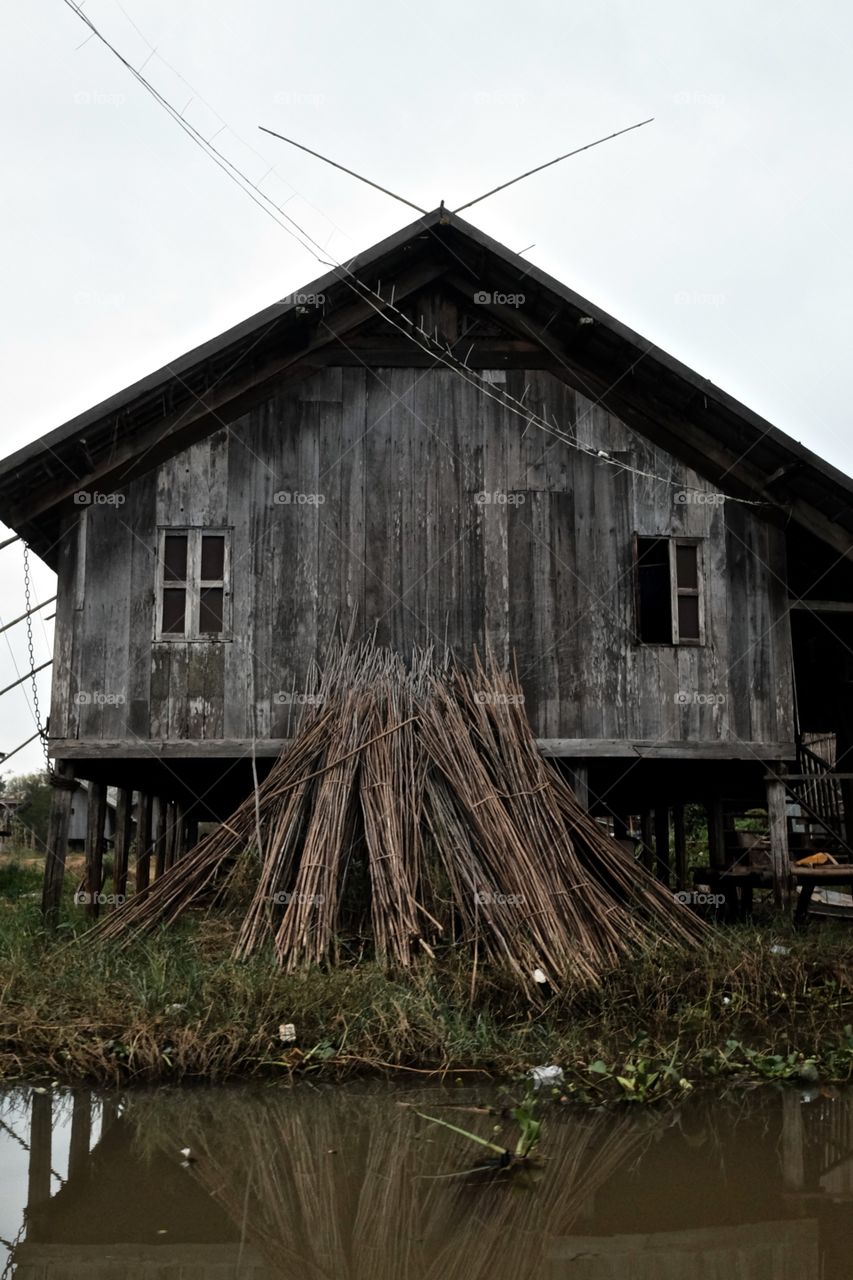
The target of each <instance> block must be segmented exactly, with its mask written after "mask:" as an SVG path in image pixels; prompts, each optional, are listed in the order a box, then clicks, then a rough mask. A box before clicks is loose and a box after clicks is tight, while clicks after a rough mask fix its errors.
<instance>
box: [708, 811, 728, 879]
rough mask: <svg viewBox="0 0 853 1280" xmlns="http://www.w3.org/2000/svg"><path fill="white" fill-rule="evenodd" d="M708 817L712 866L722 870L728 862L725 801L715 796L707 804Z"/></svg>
mask: <svg viewBox="0 0 853 1280" xmlns="http://www.w3.org/2000/svg"><path fill="white" fill-rule="evenodd" d="M705 813H706V815H707V818H708V855H709V858H710V862H711V866H712V867H713V868H714V869H715V870H720V869H721V868H722V867H724V866H725V864H726V832H725V826H724V823H723V803H722V801H721V800H720V799H719V797H717V796H714V797H712V798H711V799H710V800H708V801H707V803H706V804H705Z"/></svg>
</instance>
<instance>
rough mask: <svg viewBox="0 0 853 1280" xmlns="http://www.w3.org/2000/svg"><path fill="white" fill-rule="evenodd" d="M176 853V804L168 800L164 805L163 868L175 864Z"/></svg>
mask: <svg viewBox="0 0 853 1280" xmlns="http://www.w3.org/2000/svg"><path fill="white" fill-rule="evenodd" d="M177 855H178V806H177V805H176V804H175V802H174V800H170V801H169V803H168V804H167V806H166V857H165V864H164V865H165V869H166V870H167V871H168V870H169V868H170V867H173V866H174V865H175V860H176V858H177Z"/></svg>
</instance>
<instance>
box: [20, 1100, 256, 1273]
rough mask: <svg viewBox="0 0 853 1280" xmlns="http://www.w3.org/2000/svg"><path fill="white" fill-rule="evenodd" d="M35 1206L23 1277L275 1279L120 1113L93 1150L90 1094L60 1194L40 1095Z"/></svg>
mask: <svg viewBox="0 0 853 1280" xmlns="http://www.w3.org/2000/svg"><path fill="white" fill-rule="evenodd" d="M32 1101H33V1106H32V1115H31V1124H30V1167H29V1182H28V1204H27V1210H26V1218H25V1227H24V1231H23V1233H22V1238H21V1239H20V1240H19V1242H18V1243H17V1244H16V1246H15V1248H14V1253H13V1261H14V1266H15V1271H14V1275H15V1277H16V1280H77V1277H79V1278H80V1280H84V1278H85V1280H135V1278H136V1277H139V1278H140V1280H141V1278H142V1277H144V1280H176V1278H177V1277H182V1278H186V1280H189V1277H192V1278H193V1280H202V1278H203V1280H236V1278H237V1277H239V1280H268V1277H270V1275H271V1273H270V1272H269V1270H268V1268H267V1267H266V1265H265V1264H263V1263H262V1262H261V1260H260V1259H259V1258H258V1255H257V1252H256V1251H255V1250H254V1249H253V1248H252V1246H251V1244H246V1243H245V1242H244V1243H241V1235H240V1229H239V1225H238V1224H235V1223H234V1222H232V1221H231V1219H230V1218H229V1217H228V1215H227V1214H225V1213H224V1212H223V1211H222V1210H221V1209H220V1208H219V1207H218V1206H217V1205H216V1204H215V1203H213V1202H212V1201H211V1200H210V1198H209V1197H208V1196H207V1195H206V1194H205V1193H204V1191H203V1190H202V1189H201V1188H199V1187H198V1186H197V1185H196V1183H195V1182H194V1181H193V1180H192V1179H191V1178H189V1177H187V1176H186V1173H185V1171H184V1170H183V1169H182V1168H181V1167H180V1165H179V1164H178V1163H177V1161H176V1160H174V1159H169V1158H168V1156H166V1155H165V1154H163V1153H161V1152H160V1153H158V1152H153V1153H152V1154H151V1156H150V1158H146V1159H142V1160H140V1159H139V1158H138V1157H137V1156H136V1155H135V1154H134V1153H133V1151H132V1150H131V1147H132V1130H131V1127H130V1126H129V1125H128V1123H127V1121H126V1120H125V1119H124V1118H123V1117H122V1116H121V1115H120V1114H118V1113H117V1111H115V1110H114V1111H113V1112H112V1113H111V1114H110V1113H108V1114H107V1115H106V1116H105V1117H104V1120H103V1122H102V1128H101V1135H100V1137H99V1139H98V1141H97V1143H96V1144H95V1145H94V1146H92V1148H91V1150H90V1149H89V1141H90V1134H91V1110H90V1095H89V1094H88V1092H86V1091H82V1090H81V1091H79V1092H77V1093H76V1094H75V1104H74V1109H73V1112H72V1117H71V1140H70V1146H69V1156H68V1174H67V1177H66V1178H64V1179H62V1180H61V1184H60V1186H59V1189H58V1190H57V1191H55V1193H54V1194H52V1195H51V1190H52V1182H53V1183H55V1181H56V1180H57V1179H56V1175H55V1172H54V1174H53V1176H52V1160H51V1120H52V1116H51V1098H50V1095H49V1094H35V1093H34V1094H33V1098H32Z"/></svg>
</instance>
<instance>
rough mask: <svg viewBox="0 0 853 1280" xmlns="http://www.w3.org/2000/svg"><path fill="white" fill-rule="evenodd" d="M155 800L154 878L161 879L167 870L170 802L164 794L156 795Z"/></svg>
mask: <svg viewBox="0 0 853 1280" xmlns="http://www.w3.org/2000/svg"><path fill="white" fill-rule="evenodd" d="M155 800H156V806H157V808H156V816H155V818H154V879H155V880H159V879H160V877H161V875H162V874H163V872H164V871H165V870H166V837H167V834H168V828H167V823H168V802H167V801H166V800H164V799H163V797H162V796H156V797H155Z"/></svg>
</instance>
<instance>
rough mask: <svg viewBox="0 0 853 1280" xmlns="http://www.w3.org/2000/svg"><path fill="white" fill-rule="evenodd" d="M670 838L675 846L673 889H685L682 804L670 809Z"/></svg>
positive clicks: (685, 841)
mask: <svg viewBox="0 0 853 1280" xmlns="http://www.w3.org/2000/svg"><path fill="white" fill-rule="evenodd" d="M672 836H673V844H674V846H675V887H676V889H685V888H686V887H687V832H686V827H685V823H684V804H683V802H682V801H680V800H679V801H678V802H677V803H676V804H674V805H673V807H672Z"/></svg>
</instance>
